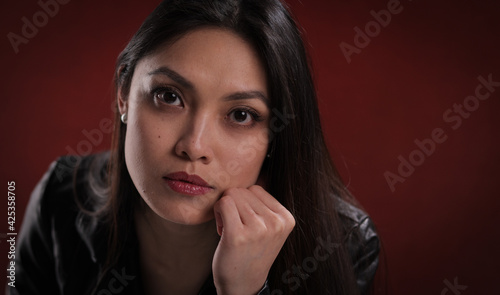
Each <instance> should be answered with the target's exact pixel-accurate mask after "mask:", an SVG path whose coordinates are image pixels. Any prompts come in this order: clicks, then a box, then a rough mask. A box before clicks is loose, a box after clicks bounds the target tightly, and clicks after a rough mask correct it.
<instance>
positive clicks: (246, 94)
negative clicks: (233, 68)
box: [148, 66, 270, 106]
mask: <svg viewBox="0 0 500 295" xmlns="http://www.w3.org/2000/svg"><path fill="white" fill-rule="evenodd" d="M158 74H160V75H164V76H167V77H169V78H170V79H172V80H174V81H175V82H176V83H179V84H180V85H181V86H182V87H184V88H187V89H189V90H195V87H194V85H193V83H191V82H190V81H189V80H187V79H186V78H184V77H183V76H182V75H180V74H179V73H177V72H176V71H174V70H172V69H170V68H168V67H166V66H162V67H160V68H157V69H156V70H153V71H151V72H149V73H148V75H150V76H152V75H158ZM254 98H257V99H260V100H262V101H263V102H264V103H265V104H266V105H267V106H269V105H270V101H269V99H268V98H267V97H266V96H265V95H264V93H262V92H261V91H239V92H235V93H232V94H230V95H229V96H227V97H226V98H225V100H228V101H232V100H243V99H254Z"/></svg>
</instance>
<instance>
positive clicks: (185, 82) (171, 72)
mask: <svg viewBox="0 0 500 295" xmlns="http://www.w3.org/2000/svg"><path fill="white" fill-rule="evenodd" d="M158 74H160V75H164V76H167V77H169V78H170V79H172V80H174V81H175V82H176V83H179V84H180V85H182V87H184V88H187V89H189V90H194V85H193V83H191V82H189V81H188V80H187V79H186V78H184V77H182V76H181V75H180V74H179V73H177V72H176V71H174V70H171V69H169V68H168V67H160V68H158V69H156V70H154V71H152V72H149V73H148V75H150V76H152V75H158Z"/></svg>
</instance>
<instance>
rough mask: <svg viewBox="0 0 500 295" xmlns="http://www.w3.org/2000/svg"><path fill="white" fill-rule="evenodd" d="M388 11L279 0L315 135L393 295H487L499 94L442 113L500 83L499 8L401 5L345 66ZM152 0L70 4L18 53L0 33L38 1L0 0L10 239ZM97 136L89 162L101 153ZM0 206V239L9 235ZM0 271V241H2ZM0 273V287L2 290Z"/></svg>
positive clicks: (494, 279) (100, 106)
mask: <svg viewBox="0 0 500 295" xmlns="http://www.w3.org/2000/svg"><path fill="white" fill-rule="evenodd" d="M388 2H390V1H389V0H387V1H361V0H354V1H347V0H343V1H341V0H331V1H299V0H294V1H289V3H290V6H291V8H292V10H293V12H294V14H295V15H296V17H297V18H298V20H299V21H300V23H301V25H302V26H303V27H304V31H305V37H306V40H307V41H306V42H307V47H308V49H309V51H310V53H311V57H312V61H313V66H314V75H315V78H316V81H317V89H318V93H319V100H320V101H319V103H320V108H321V113H322V120H323V123H324V132H325V134H326V137H327V140H328V143H329V145H330V147H331V153H332V155H333V157H334V158H335V160H336V163H337V166H338V168H339V170H340V171H341V173H342V175H343V177H344V179H345V181H346V182H347V183H348V185H349V188H350V189H351V191H352V192H353V193H354V195H355V196H356V197H357V198H358V199H359V200H360V202H361V203H362V204H363V205H364V207H365V209H366V210H367V211H368V212H369V213H370V214H371V216H372V217H373V219H374V221H375V223H376V224H377V225H378V229H379V232H380V235H381V236H382V239H383V243H384V248H385V254H386V255H385V263H384V264H383V265H386V266H387V277H388V284H389V286H388V288H386V289H388V290H389V292H390V293H391V294H410V295H411V294H453V292H451V291H449V292H448V293H442V292H446V291H445V288H447V287H446V284H445V282H444V281H445V280H448V281H450V282H453V280H454V279H455V278H457V281H458V284H460V285H466V286H467V289H466V290H462V291H460V292H461V293H462V294H491V293H492V292H493V293H494V292H495V290H497V289H498V286H497V284H498V277H499V276H500V270H499V268H498V263H499V262H500V257H499V254H498V247H499V241H500V230H499V229H498V227H497V223H498V221H499V218H498V215H499V214H500V202H499V200H498V198H499V197H500V187H499V185H498V182H499V180H500V172H499V171H500V169H499V167H498V166H499V164H500V161H499V160H500V155H499V154H500V153H499V148H500V139H499V134H500V132H499V131H500V124H499V123H500V116H499V114H498V113H499V111H500V87H499V88H497V90H496V91H495V92H494V93H492V94H491V96H490V98H489V99H488V100H485V101H480V104H479V107H478V108H477V110H475V111H473V112H471V114H470V117H469V118H468V119H464V120H463V121H462V125H461V126H460V127H459V128H457V129H456V130H453V129H452V128H451V126H452V124H450V123H447V122H445V121H443V113H444V112H445V111H446V110H447V109H449V108H452V107H453V104H455V103H457V104H462V103H463V101H464V99H465V98H466V97H467V96H469V95H474V90H475V88H476V86H477V85H478V83H479V82H478V80H477V77H478V76H479V75H482V76H483V77H485V78H486V77H487V76H488V75H489V74H492V77H493V80H495V81H500V56H499V52H500V38H499V30H500V21H499V18H498V17H499V15H500V4H498V2H497V1H495V0H489V1H465V0H463V1H451V0H446V1H431V0H414V1H411V0H405V1H401V3H400V5H401V7H402V11H401V12H400V13H398V14H395V15H392V18H391V22H390V23H389V24H388V25H387V26H386V27H383V28H382V29H381V31H380V32H379V33H378V34H377V35H376V36H374V37H373V38H371V42H370V43H369V44H368V46H366V47H365V48H363V49H361V53H359V54H353V55H352V56H351V58H352V61H351V63H348V62H347V61H346V59H345V58H344V56H343V54H342V52H341V50H340V47H339V44H340V43H341V42H346V43H349V44H351V45H354V44H353V38H354V36H355V31H354V27H356V26H357V27H360V28H364V27H365V24H366V23H368V22H369V21H372V20H373V16H372V15H371V14H370V11H371V10H375V11H379V10H381V9H387V3H388ZM157 3H158V1H156V0H155V1H152V0H150V1H141V3H139V1H117V0H116V1H97V0H92V1H81V0H73V1H70V2H69V3H68V4H65V5H61V7H59V12H58V13H57V14H56V15H55V16H54V17H50V18H49V21H48V24H47V25H45V26H44V27H41V28H40V29H39V32H38V33H37V34H36V36H34V37H33V38H32V39H29V43H28V44H21V45H20V46H19V52H18V53H17V54H16V53H15V52H14V50H13V48H12V46H11V45H10V43H9V41H8V39H7V34H8V33H9V32H14V33H16V34H21V27H22V21H21V19H22V17H27V18H29V19H31V18H32V17H33V15H34V14H35V13H36V12H37V11H39V10H40V7H39V6H38V4H37V1H34V0H33V1H23V3H21V1H18V2H14V1H8V2H2V4H0V11H1V12H0V30H1V31H0V36H2V39H1V40H2V41H1V42H0V52H1V58H0V64H1V74H0V75H1V87H0V96H1V102H2V107H1V109H0V114H1V122H0V131H1V133H0V134H1V136H2V139H1V144H0V156H1V162H0V164H1V167H2V170H1V183H2V185H3V190H4V192H5V193H4V195H5V196H6V195H7V181H11V180H14V181H15V182H16V192H17V211H16V213H17V215H16V216H17V219H16V221H17V223H16V227H17V229H19V227H20V225H21V220H22V217H23V212H24V208H25V206H26V203H27V201H28V198H29V194H30V192H31V190H32V189H33V187H34V185H35V184H36V182H37V181H38V180H39V179H40V177H41V176H42V174H43V172H44V171H45V170H46V169H47V166H48V165H49V163H50V162H51V161H52V160H54V159H55V158H56V157H57V156H60V155H64V154H67V153H68V150H67V147H69V148H71V149H73V150H76V149H77V147H78V146H79V144H80V145H81V144H82V142H84V141H86V140H87V139H86V137H85V136H84V134H83V133H82V132H83V130H87V131H90V130H92V129H99V123H100V122H101V121H102V120H103V119H106V118H111V117H112V111H111V100H112V93H113V87H112V76H113V69H114V62H115V59H116V56H117V55H118V53H119V52H120V51H121V50H122V48H123V47H124V46H125V44H126V43H127V41H128V39H129V38H130V37H131V35H132V34H133V32H135V30H136V29H137V28H138V26H139V25H140V23H141V22H142V20H143V19H144V18H145V17H146V15H147V14H148V13H149V12H150V11H151V10H152V9H153V8H154V7H155V6H156V4H157ZM435 128H441V129H443V131H444V133H445V134H446V136H447V140H446V141H445V142H443V143H440V144H437V145H436V149H435V151H434V152H433V153H431V154H430V155H429V156H427V157H426V158H425V160H424V162H423V164H422V165H420V166H418V167H416V169H415V171H414V172H413V174H412V175H411V176H409V177H407V178H406V180H405V181H404V182H403V183H397V184H396V185H395V191H394V192H392V191H391V189H390V187H389V185H388V183H387V181H386V180H385V178H384V172H386V171H390V172H392V173H398V172H397V169H398V165H399V160H398V156H400V155H401V156H402V157H404V158H405V159H408V156H409V154H410V153H411V152H412V151H413V150H415V149H416V148H417V146H416V145H415V143H414V141H415V140H416V139H419V140H423V139H425V138H429V137H430V136H431V132H432V130H434V129H435ZM109 143H110V140H109V136H107V135H106V136H105V139H104V140H103V142H102V143H100V144H96V145H94V144H93V145H92V152H97V151H100V150H103V149H107V148H108V147H109ZM6 203H7V200H6V197H5V199H4V200H3V201H2V200H0V212H1V216H4V217H3V218H2V220H4V221H2V222H0V233H6V232H7V218H6V212H7V209H6V205H7V204H6ZM0 241H1V243H0V254H1V255H0V261H1V265H2V269H5V268H4V265H6V263H7V254H6V253H7V245H6V239H5V238H3V236H2V238H1V239H0ZM4 282H5V276H2V277H0V283H1V284H2V285H3V284H4Z"/></svg>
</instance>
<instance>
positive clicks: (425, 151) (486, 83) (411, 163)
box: [383, 74, 500, 192]
mask: <svg viewBox="0 0 500 295" xmlns="http://www.w3.org/2000/svg"><path fill="white" fill-rule="evenodd" d="M477 80H478V81H479V83H478V84H477V86H476V88H475V91H474V95H469V96H467V97H465V98H464V100H463V101H462V103H454V104H453V106H452V107H450V108H448V109H446V110H445V111H444V112H443V116H442V117H443V121H444V122H445V123H447V124H448V125H449V126H450V127H451V129H452V130H453V131H455V130H457V129H458V128H460V126H462V124H463V121H464V120H466V119H468V118H470V117H471V115H472V113H473V112H475V111H476V110H477V109H478V108H479V106H480V105H481V102H484V101H486V100H487V99H488V98H490V96H491V95H492V94H493V93H494V92H495V90H496V88H497V87H500V81H494V80H493V74H488V75H487V77H486V78H485V77H484V76H482V75H480V76H478V77H477ZM447 139H448V135H447V134H446V131H445V130H444V129H443V128H434V129H433V130H432V131H431V134H430V137H429V138H424V139H422V140H420V139H418V138H417V139H415V140H414V143H415V146H416V148H415V149H414V150H412V151H411V152H410V153H409V154H408V156H407V157H404V156H403V155H399V156H398V158H397V159H398V161H399V165H398V168H397V170H396V172H397V173H394V172H391V171H385V172H384V174H383V176H384V178H385V181H386V182H387V185H388V186H389V188H390V190H391V192H394V191H395V190H396V184H398V183H403V182H405V180H406V179H408V177H410V176H411V175H412V174H413V173H414V172H415V170H416V168H417V167H419V166H422V165H423V164H424V162H425V160H426V159H427V158H428V157H430V156H432V155H433V154H434V152H435V151H436V149H437V146H438V145H439V144H442V143H443V142H445V141H446V140H447Z"/></svg>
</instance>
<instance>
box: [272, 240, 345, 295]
mask: <svg viewBox="0 0 500 295" xmlns="http://www.w3.org/2000/svg"><path fill="white" fill-rule="evenodd" d="M316 242H317V246H316V248H314V251H313V253H312V256H309V257H306V258H304V260H302V264H301V265H293V266H292V267H291V269H289V270H287V271H285V272H284V273H283V275H282V276H281V281H282V282H283V283H284V284H285V285H287V286H288V287H289V288H290V290H292V291H296V290H297V289H299V288H300V286H301V283H302V281H305V280H307V279H308V278H309V276H310V274H312V273H313V272H315V271H316V270H317V269H318V265H319V263H320V262H323V261H326V260H327V259H328V258H329V257H330V255H332V253H333V252H334V251H335V249H336V248H339V247H340V244H338V243H333V242H332V240H331V236H328V237H327V239H326V240H323V238H321V237H319V238H317V239H316ZM271 295H283V291H282V290H280V289H274V290H273V291H272V292H271Z"/></svg>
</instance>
